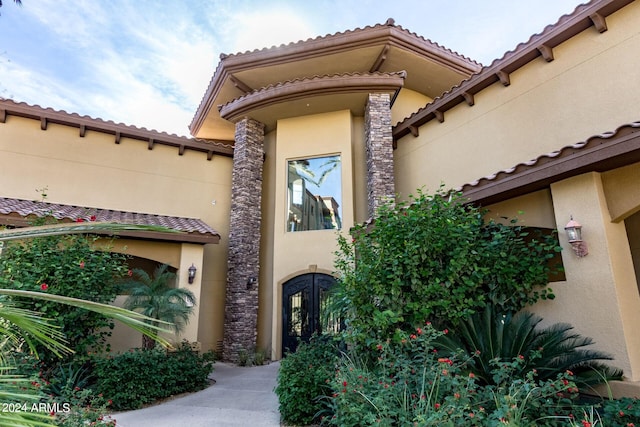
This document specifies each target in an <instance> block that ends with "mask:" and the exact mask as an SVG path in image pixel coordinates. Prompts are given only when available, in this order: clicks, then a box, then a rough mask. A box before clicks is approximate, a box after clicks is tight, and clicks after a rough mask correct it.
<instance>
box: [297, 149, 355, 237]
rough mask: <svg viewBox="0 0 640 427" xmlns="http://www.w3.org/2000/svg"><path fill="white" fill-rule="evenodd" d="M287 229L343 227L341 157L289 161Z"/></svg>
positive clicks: (302, 229)
mask: <svg viewBox="0 0 640 427" xmlns="http://www.w3.org/2000/svg"><path fill="white" fill-rule="evenodd" d="M288 174H289V175H288V179H287V190H288V205H289V215H288V219H287V230H288V231H304V230H327V229H339V228H341V227H342V221H341V219H340V218H341V207H340V203H341V201H342V185H341V184H342V183H341V168H340V156H337V155H336V156H328V157H316V158H309V159H299V160H290V161H289V162H288Z"/></svg>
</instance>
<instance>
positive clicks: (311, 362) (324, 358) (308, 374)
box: [275, 336, 338, 425]
mask: <svg viewBox="0 0 640 427" xmlns="http://www.w3.org/2000/svg"><path fill="white" fill-rule="evenodd" d="M337 362H338V349H337V346H336V345H335V343H334V342H333V340H332V338H330V337H328V336H320V337H314V338H312V339H311V341H310V342H309V343H301V344H300V345H299V346H298V348H297V350H296V352H295V353H291V354H288V355H287V356H286V357H285V358H284V359H282V361H281V362H280V370H279V372H278V385H277V386H276V389H275V392H276V394H277V395H278V401H279V402H280V415H281V417H282V420H283V421H284V422H285V423H287V424H293V425H307V424H311V423H312V422H313V421H314V420H315V419H316V418H317V417H318V415H319V414H320V413H321V412H322V411H323V409H325V408H326V406H325V404H326V398H327V396H330V394H331V387H330V386H329V384H328V382H329V381H330V379H331V378H332V377H333V376H334V371H335V366H336V363H337Z"/></svg>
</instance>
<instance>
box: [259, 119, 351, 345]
mask: <svg viewBox="0 0 640 427" xmlns="http://www.w3.org/2000/svg"><path fill="white" fill-rule="evenodd" d="M275 145H276V146H275V165H274V166H275V167H274V170H275V174H274V175H275V176H274V178H275V185H274V188H275V190H274V200H275V203H274V205H273V208H274V212H273V216H272V217H273V224H272V226H273V246H272V251H273V252H272V253H273V255H272V256H273V272H272V274H273V275H272V277H271V283H272V286H273V295H272V296H273V299H272V310H273V312H272V324H273V326H274V327H273V328H272V329H273V332H272V342H271V351H272V354H273V355H274V357H276V358H279V357H280V352H281V350H280V344H281V331H282V325H281V323H282V320H281V319H282V307H281V306H282V303H281V299H282V284H283V283H284V282H285V281H286V280H288V279H290V278H292V277H295V276H297V275H299V274H304V273H309V272H315V271H318V272H325V273H331V272H332V271H333V252H334V251H335V250H336V249H337V247H336V231H335V230H315V231H299V232H287V231H286V219H287V205H286V203H287V199H286V189H287V161H289V160H293V159H299V158H309V157H322V156H328V155H334V154H339V155H340V156H341V170H340V173H341V175H342V201H341V205H342V227H343V231H344V230H349V228H350V227H352V226H353V218H354V204H353V180H352V175H351V170H350V169H351V165H352V117H351V113H350V112H349V111H348V110H344V111H338V112H333V113H325V114H317V115H311V116H304V117H297V118H292V119H286V120H280V121H278V127H277V142H276V143H275ZM270 152H271V151H270Z"/></svg>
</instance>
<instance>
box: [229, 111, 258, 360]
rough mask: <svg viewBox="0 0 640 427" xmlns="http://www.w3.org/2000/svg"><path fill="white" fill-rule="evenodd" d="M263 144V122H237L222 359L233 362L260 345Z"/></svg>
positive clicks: (249, 120)
mask: <svg viewBox="0 0 640 427" xmlns="http://www.w3.org/2000/svg"><path fill="white" fill-rule="evenodd" d="M263 146H264V125H263V124H262V123H260V122H257V121H255V120H253V119H250V118H244V119H242V120H241V121H240V122H238V123H236V132H235V148H234V153H233V177H232V183H231V219H230V224H229V259H228V264H227V266H228V272H227V295H226V305H225V316H224V343H223V344H224V347H223V358H224V360H228V361H232V362H237V361H238V353H239V352H240V351H244V350H246V351H249V352H250V351H253V350H254V347H255V345H256V338H257V322H258V283H257V279H258V272H259V255H260V222H261V219H262V218H261V204H260V201H261V198H262V163H263ZM253 278H255V280H256V282H255V283H253V284H251V285H249V284H248V283H249V279H253Z"/></svg>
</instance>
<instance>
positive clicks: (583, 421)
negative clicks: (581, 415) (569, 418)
mask: <svg viewBox="0 0 640 427" xmlns="http://www.w3.org/2000/svg"><path fill="white" fill-rule="evenodd" d="M582 426H583V427H591V423H590V422H589V421H587V420H582Z"/></svg>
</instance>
